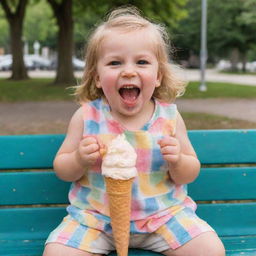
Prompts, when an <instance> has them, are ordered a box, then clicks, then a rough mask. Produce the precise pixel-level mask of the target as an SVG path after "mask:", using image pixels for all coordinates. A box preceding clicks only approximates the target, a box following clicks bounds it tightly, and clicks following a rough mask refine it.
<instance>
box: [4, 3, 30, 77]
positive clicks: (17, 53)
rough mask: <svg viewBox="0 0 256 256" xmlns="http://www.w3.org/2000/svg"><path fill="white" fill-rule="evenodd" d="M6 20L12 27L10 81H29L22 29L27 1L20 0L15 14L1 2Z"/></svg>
mask: <svg viewBox="0 0 256 256" xmlns="http://www.w3.org/2000/svg"><path fill="white" fill-rule="evenodd" d="M1 4H2V6H3V9H4V11H5V15H6V18H7V20H8V23H9V27H10V38H11V52H12V75H11V77H10V79H13V80H23V79H28V74H27V70H26V67H25V64H24V60H23V43H22V28H23V21H24V16H25V10H26V5H27V0H20V1H19V3H18V5H17V8H16V10H15V12H12V11H11V8H10V6H9V5H8V4H7V2H6V0H1Z"/></svg>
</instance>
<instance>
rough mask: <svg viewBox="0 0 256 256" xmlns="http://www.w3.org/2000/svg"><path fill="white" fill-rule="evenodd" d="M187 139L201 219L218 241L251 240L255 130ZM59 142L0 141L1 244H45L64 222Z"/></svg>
mask: <svg viewBox="0 0 256 256" xmlns="http://www.w3.org/2000/svg"><path fill="white" fill-rule="evenodd" d="M189 137H190V139H191V141H192V144H193V146H194V148H195V150H196V152H197V154H198V157H199V159H200V161H201V163H202V165H203V167H202V170H201V173H200V175H199V177H198V179H197V180H196V181H195V182H194V183H192V184H189V186H188V190H189V195H191V197H192V198H193V199H194V200H196V201H197V202H198V214H199V216H201V217H202V218H203V219H205V220H206V221H208V222H209V223H210V224H211V225H212V226H213V227H214V228H215V229H216V231H217V232H218V234H219V235H220V236H227V235H251V234H255V233H256V231H255V230H256V223H255V216H256V203H255V200H256V190H255V184H256V130H212V131H203V130H201V131H189ZM63 139H64V135H21V136H0V240H1V239H32V238H33V239H42V238H43V239H44V238H46V237H47V235H48V234H49V231H51V230H52V229H53V228H54V227H55V226H56V225H57V224H58V223H59V222H60V221H61V219H62V218H63V217H64V216H65V214H66V212H65V207H66V204H67V203H68V197H67V195H68V189H69V186H70V184H69V183H68V182H63V181H61V180H59V179H58V178H57V177H56V176H55V174H54V172H53V171H52V162H53V158H54V156H55V154H56V152H57V150H58V148H59V146H60V144H61V143H62V141H63ZM227 200H228V201H227ZM241 206H242V207H241Z"/></svg>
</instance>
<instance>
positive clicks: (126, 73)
mask: <svg viewBox="0 0 256 256" xmlns="http://www.w3.org/2000/svg"><path fill="white" fill-rule="evenodd" d="M121 75H122V77H127V78H131V77H134V76H136V70H135V69H134V67H133V66H132V65H126V66H124V69H123V70H122V73H121Z"/></svg>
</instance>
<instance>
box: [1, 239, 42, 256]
mask: <svg viewBox="0 0 256 256" xmlns="http://www.w3.org/2000/svg"><path fill="white" fill-rule="evenodd" d="M44 243H45V239H40V240H36V239H34V240H0V255H4V256H16V255H19V256H42V254H43V248H44Z"/></svg>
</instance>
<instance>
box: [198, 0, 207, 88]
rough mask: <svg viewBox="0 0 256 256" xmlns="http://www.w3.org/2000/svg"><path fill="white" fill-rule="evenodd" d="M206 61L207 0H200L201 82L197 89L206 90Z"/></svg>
mask: <svg viewBox="0 0 256 256" xmlns="http://www.w3.org/2000/svg"><path fill="white" fill-rule="evenodd" d="M206 61H207V0H201V50H200V71H201V84H200V85H199V90H200V91H202V92H205V91H207V85H206V83H205V66H206Z"/></svg>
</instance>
